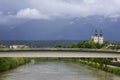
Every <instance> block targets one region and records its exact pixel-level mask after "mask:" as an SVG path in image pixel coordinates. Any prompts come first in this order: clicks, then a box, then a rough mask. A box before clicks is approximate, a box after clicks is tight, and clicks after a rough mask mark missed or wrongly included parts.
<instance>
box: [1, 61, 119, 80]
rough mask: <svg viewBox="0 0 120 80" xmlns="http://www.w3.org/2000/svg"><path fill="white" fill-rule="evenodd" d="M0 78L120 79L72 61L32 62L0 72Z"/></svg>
mask: <svg viewBox="0 0 120 80" xmlns="http://www.w3.org/2000/svg"><path fill="white" fill-rule="evenodd" d="M0 80H120V77H119V76H116V75H113V74H110V73H106V72H104V71H101V70H98V69H94V68H91V67H89V66H85V65H82V64H78V63H72V62H63V61H61V62H34V63H30V64H27V65H24V66H21V67H18V68H16V69H13V70H9V71H7V72H4V73H1V74H0Z"/></svg>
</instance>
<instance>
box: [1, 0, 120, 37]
mask: <svg viewBox="0 0 120 80" xmlns="http://www.w3.org/2000/svg"><path fill="white" fill-rule="evenodd" d="M91 16H102V17H103V18H105V19H106V18H108V19H111V20H112V21H117V20H118V19H119V18H120V0H0V28H1V29H3V27H4V30H6V31H10V30H12V29H15V28H16V27H18V26H20V25H23V24H25V23H28V22H29V21H32V20H33V21H34V20H39V21H52V20H58V19H62V20H66V19H67V20H70V24H73V23H74V21H73V22H71V20H72V19H75V18H79V19H82V18H88V17H91ZM92 19H93V18H92ZM92 19H91V20H92ZM28 24H29V23H28ZM63 24H64V23H63ZM39 25H41V24H39ZM21 27H25V26H21ZM56 27H57V26H56ZM80 27H81V26H80ZM49 28H52V27H49ZM65 28H66V26H65ZM102 28H104V27H102ZM4 32H5V31H4ZM6 34H8V33H6ZM14 34H15V33H14ZM43 36H44V35H43ZM9 39H10V38H9ZM14 39H15V38H14ZM16 39H17V38H16ZM63 39H64V38H63Z"/></svg>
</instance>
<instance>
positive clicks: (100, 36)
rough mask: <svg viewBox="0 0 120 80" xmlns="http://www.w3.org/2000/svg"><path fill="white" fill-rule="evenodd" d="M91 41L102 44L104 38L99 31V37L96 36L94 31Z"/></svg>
mask: <svg viewBox="0 0 120 80" xmlns="http://www.w3.org/2000/svg"><path fill="white" fill-rule="evenodd" d="M91 39H92V40H93V41H94V42H95V43H99V44H103V43H104V37H103V33H102V30H101V31H100V35H98V33H97V30H95V34H94V35H93V36H92V37H91Z"/></svg>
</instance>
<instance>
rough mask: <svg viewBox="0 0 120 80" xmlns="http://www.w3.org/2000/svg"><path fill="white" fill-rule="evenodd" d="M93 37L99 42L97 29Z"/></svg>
mask: <svg viewBox="0 0 120 80" xmlns="http://www.w3.org/2000/svg"><path fill="white" fill-rule="evenodd" d="M91 39H92V40H93V41H94V42H95V43H98V42H99V40H98V34H97V30H95V34H94V35H92V37H91Z"/></svg>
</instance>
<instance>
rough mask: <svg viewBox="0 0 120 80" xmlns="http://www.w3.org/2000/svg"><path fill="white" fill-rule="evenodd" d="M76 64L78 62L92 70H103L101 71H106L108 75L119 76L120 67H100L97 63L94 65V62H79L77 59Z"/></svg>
mask: <svg viewBox="0 0 120 80" xmlns="http://www.w3.org/2000/svg"><path fill="white" fill-rule="evenodd" d="M101 59H102V58H101ZM78 62H80V63H82V64H85V65H89V66H91V67H93V68H97V69H100V70H103V71H106V72H110V73H113V74H115V75H118V76H120V67H117V66H111V65H105V64H103V66H102V67H101V66H100V64H99V63H95V62H91V61H85V60H81V59H79V61H78Z"/></svg>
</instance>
